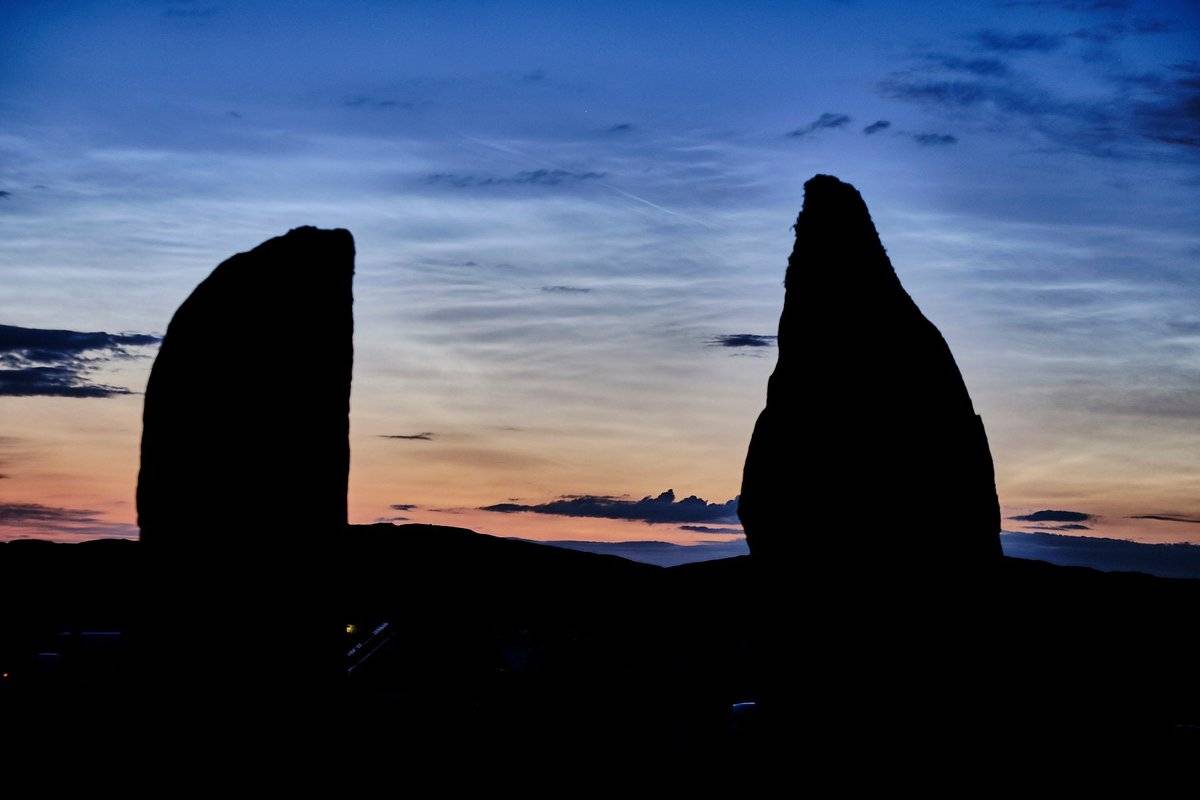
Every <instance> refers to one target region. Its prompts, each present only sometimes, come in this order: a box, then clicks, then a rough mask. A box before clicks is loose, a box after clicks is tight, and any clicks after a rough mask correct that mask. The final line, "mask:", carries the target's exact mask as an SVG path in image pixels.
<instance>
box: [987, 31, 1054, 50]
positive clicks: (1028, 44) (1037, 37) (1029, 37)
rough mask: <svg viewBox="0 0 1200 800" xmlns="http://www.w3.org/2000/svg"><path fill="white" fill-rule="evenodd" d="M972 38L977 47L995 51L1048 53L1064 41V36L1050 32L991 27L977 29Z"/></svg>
mask: <svg viewBox="0 0 1200 800" xmlns="http://www.w3.org/2000/svg"><path fill="white" fill-rule="evenodd" d="M972 38H973V39H974V40H975V43H976V44H977V45H979V47H981V48H983V49H984V50H990V51H992V52H996V53H1025V52H1033V53H1049V52H1050V51H1051V50H1057V49H1058V48H1060V47H1062V46H1063V44H1064V42H1065V41H1066V39H1065V37H1063V36H1060V35H1058V34H1052V33H1040V32H1038V31H1025V32H1023V33H1003V32H1001V31H996V30H991V29H988V30H982V31H979V32H978V33H976V34H975V35H974V37H972Z"/></svg>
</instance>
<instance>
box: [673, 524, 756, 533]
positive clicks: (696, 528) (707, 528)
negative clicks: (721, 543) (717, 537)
mask: <svg viewBox="0 0 1200 800" xmlns="http://www.w3.org/2000/svg"><path fill="white" fill-rule="evenodd" d="M679 530H681V531H691V532H692V533H718V534H725V535H730V534H738V535H740V534H744V533H745V531H744V530H742V528H741V526H740V525H739V526H733V525H730V526H726V527H720V528H717V527H713V526H712V525H680V526H679Z"/></svg>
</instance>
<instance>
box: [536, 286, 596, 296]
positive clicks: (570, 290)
mask: <svg viewBox="0 0 1200 800" xmlns="http://www.w3.org/2000/svg"><path fill="white" fill-rule="evenodd" d="M542 291H543V292H551V293H555V294H586V293H587V292H590V291H591V289H589V288H587V287H586V286H566V285H562V284H559V285H556V286H543V287H542Z"/></svg>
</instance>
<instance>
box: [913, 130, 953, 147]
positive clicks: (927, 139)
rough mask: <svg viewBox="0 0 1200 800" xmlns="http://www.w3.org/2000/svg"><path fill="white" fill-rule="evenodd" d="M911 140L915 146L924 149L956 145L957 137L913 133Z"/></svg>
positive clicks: (946, 134) (944, 134)
mask: <svg viewBox="0 0 1200 800" xmlns="http://www.w3.org/2000/svg"><path fill="white" fill-rule="evenodd" d="M912 138H913V141H915V142H916V143H917V144H919V145H924V146H926V147H931V146H934V147H936V146H937V145H944V144H957V143H958V137H957V136H951V135H950V134H948V133H914V134H913V135H912Z"/></svg>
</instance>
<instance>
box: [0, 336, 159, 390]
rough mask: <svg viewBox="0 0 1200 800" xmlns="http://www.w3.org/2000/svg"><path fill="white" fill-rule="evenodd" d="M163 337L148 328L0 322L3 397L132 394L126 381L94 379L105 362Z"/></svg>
mask: <svg viewBox="0 0 1200 800" xmlns="http://www.w3.org/2000/svg"><path fill="white" fill-rule="evenodd" d="M159 341H160V338H159V337H157V336H152V335H150V334H144V333H105V332H103V331H95V332H81V331H69V330H49V329H43V328H21V327H18V326H15V325H0V396H9V397H33V396H52V397H112V396H114V395H121V394H130V393H131V392H130V390H129V389H127V388H124V387H121V386H108V385H105V384H101V383H94V382H93V381H92V380H91V379H90V378H89V375H90V374H91V373H94V372H95V371H97V370H98V369H99V368H100V367H101V366H102V365H103V364H105V363H107V362H111V361H114V360H119V359H128V358H136V357H138V356H139V354H138V353H136V352H134V351H132V350H130V348H143V347H150V346H152V345H155V344H158V342H159Z"/></svg>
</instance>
